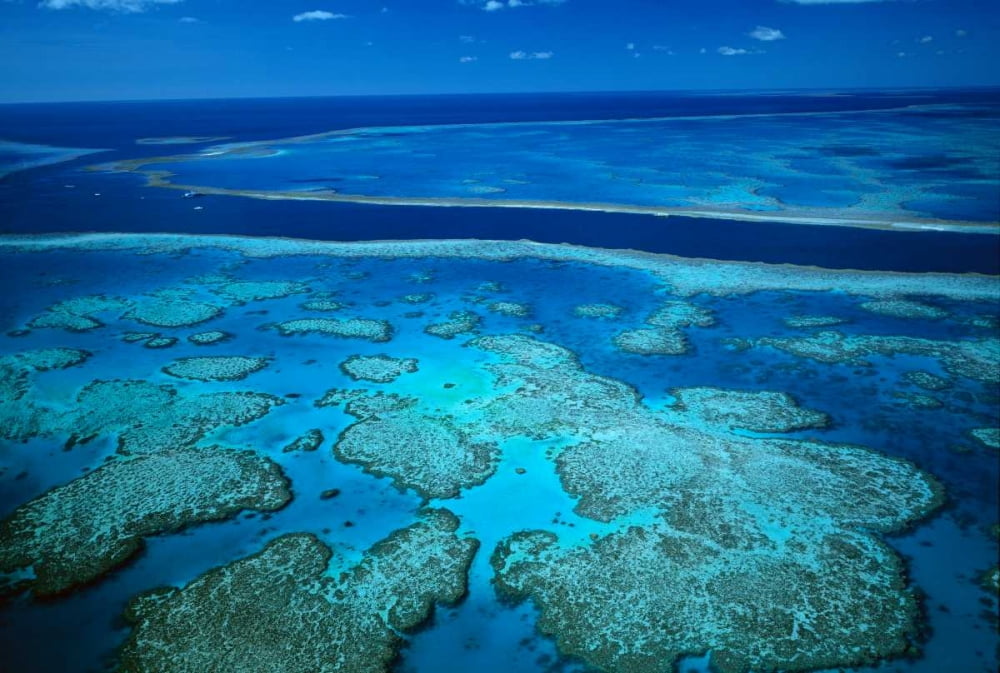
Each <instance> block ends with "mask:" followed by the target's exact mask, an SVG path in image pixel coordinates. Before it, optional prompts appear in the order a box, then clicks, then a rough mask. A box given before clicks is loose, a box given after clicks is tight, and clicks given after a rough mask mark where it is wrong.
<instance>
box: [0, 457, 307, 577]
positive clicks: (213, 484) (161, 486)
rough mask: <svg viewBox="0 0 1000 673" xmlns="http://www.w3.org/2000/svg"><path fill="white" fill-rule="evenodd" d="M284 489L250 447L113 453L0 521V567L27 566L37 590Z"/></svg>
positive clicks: (283, 495)
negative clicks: (145, 539) (120, 456)
mask: <svg viewBox="0 0 1000 673" xmlns="http://www.w3.org/2000/svg"><path fill="white" fill-rule="evenodd" d="M290 498H291V494H290V493H289V491H288V484H287V482H286V481H285V478H284V476H283V475H282V473H281V470H280V468H278V466H277V465H276V464H274V463H272V462H270V461H269V460H267V459H265V458H261V457H260V456H257V455H256V454H255V453H253V452H250V451H243V452H237V451H228V450H224V449H220V448H217V447H210V448H204V449H180V450H164V451H162V452H159V453H155V454H151V455H145V456H138V457H136V458H132V459H127V460H123V459H118V460H114V461H112V462H110V463H108V464H106V465H104V466H102V467H100V468H98V469H97V470H94V471H93V472H91V473H89V474H87V475H85V476H82V477H79V478H78V479H76V480H74V481H71V482H70V483H68V484H66V485H64V486H58V487H56V488H54V489H52V490H51V491H49V492H47V493H45V494H44V495H41V496H39V497H38V498H36V499H34V500H32V501H31V502H28V503H27V504H24V505H22V506H21V507H19V508H18V509H17V510H15V511H14V513H13V514H11V515H10V517H8V518H7V519H5V520H4V521H2V522H0V572H4V573H9V572H13V571H15V570H18V569H22V568H27V567H30V568H31V570H32V572H33V575H34V579H33V581H32V583H31V586H32V588H33V589H34V591H35V593H36V594H38V595H47V594H54V593H59V592H62V591H65V590H67V589H69V588H71V587H73V586H75V585H78V584H82V583H85V582H89V581H91V580H93V579H95V578H97V577H99V576H100V575H102V574H103V573H105V572H107V571H108V570H110V569H112V568H114V567H116V566H118V565H121V564H122V563H124V562H125V561H126V560H128V559H129V558H130V557H131V556H132V555H133V554H135V553H136V552H137V551H138V550H139V549H140V548H141V546H142V538H143V537H145V536H148V535H154V534H158V533H166V532H172V531H176V530H178V529H179V528H182V527H184V526H187V525H190V524H193V523H197V522H201V521H213V520H217V519H224V518H226V517H229V516H232V515H233V514H235V513H236V512H238V511H240V510H242V509H247V508H253V509H262V510H274V509H278V508H279V507H281V506H283V505H284V504H285V503H286V502H288V500H289V499H290Z"/></svg>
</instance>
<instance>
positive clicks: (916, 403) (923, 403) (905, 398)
mask: <svg viewBox="0 0 1000 673" xmlns="http://www.w3.org/2000/svg"><path fill="white" fill-rule="evenodd" d="M892 396H893V397H895V398H896V399H897V400H900V402H901V403H902V404H904V405H906V406H908V407H910V408H911V409H940V408H941V407H943V406H944V403H943V402H941V400H939V399H938V398H936V397H933V396H931V395H925V394H923V393H904V392H900V391H896V392H894V393H893V394H892Z"/></svg>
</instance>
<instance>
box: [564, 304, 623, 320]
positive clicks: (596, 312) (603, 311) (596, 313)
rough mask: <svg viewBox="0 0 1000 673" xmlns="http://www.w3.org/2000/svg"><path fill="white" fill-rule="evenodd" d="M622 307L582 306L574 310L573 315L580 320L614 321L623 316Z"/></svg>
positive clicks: (606, 305) (612, 305) (608, 305)
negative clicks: (599, 319) (603, 319)
mask: <svg viewBox="0 0 1000 673" xmlns="http://www.w3.org/2000/svg"><path fill="white" fill-rule="evenodd" d="M624 310H625V309H623V308H622V307H621V306H615V305H614V304H581V305H580V306H575V307H574V308H573V315H575V316H576V317H578V318H605V319H609V320H611V319H614V318H617V317H618V316H620V315H621V314H622V312H623V311H624Z"/></svg>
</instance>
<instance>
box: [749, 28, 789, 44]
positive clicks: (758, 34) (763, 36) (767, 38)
mask: <svg viewBox="0 0 1000 673" xmlns="http://www.w3.org/2000/svg"><path fill="white" fill-rule="evenodd" d="M747 35H749V36H750V37H752V38H753V39H755V40H760V41H761V42H774V41H775V40H784V39H785V34H784V33H782V32H781V31H780V30H778V29H777V28H768V27H767V26H757V27H756V28H754V29H753V30H751V31H750V32H749V33H747Z"/></svg>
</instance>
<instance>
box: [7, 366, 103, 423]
mask: <svg viewBox="0 0 1000 673" xmlns="http://www.w3.org/2000/svg"><path fill="white" fill-rule="evenodd" d="M90 356H91V353H90V352H88V351H84V350H79V349H76V348H43V349H38V350H29V351H21V352H18V353H11V354H8V355H2V356H0V439H8V440H13V441H24V440H27V439H30V438H32V437H36V436H45V435H48V434H51V432H52V428H51V424H52V419H53V413H52V412H51V411H50V410H48V409H45V408H44V407H41V406H39V405H37V404H36V403H35V401H34V400H33V399H31V397H30V396H28V392H29V391H30V389H31V385H32V376H33V374H34V373H36V372H44V371H49V370H52V369H67V368H69V367H75V366H77V365H80V364H83V363H84V362H85V361H86V360H87V358H89V357H90Z"/></svg>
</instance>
